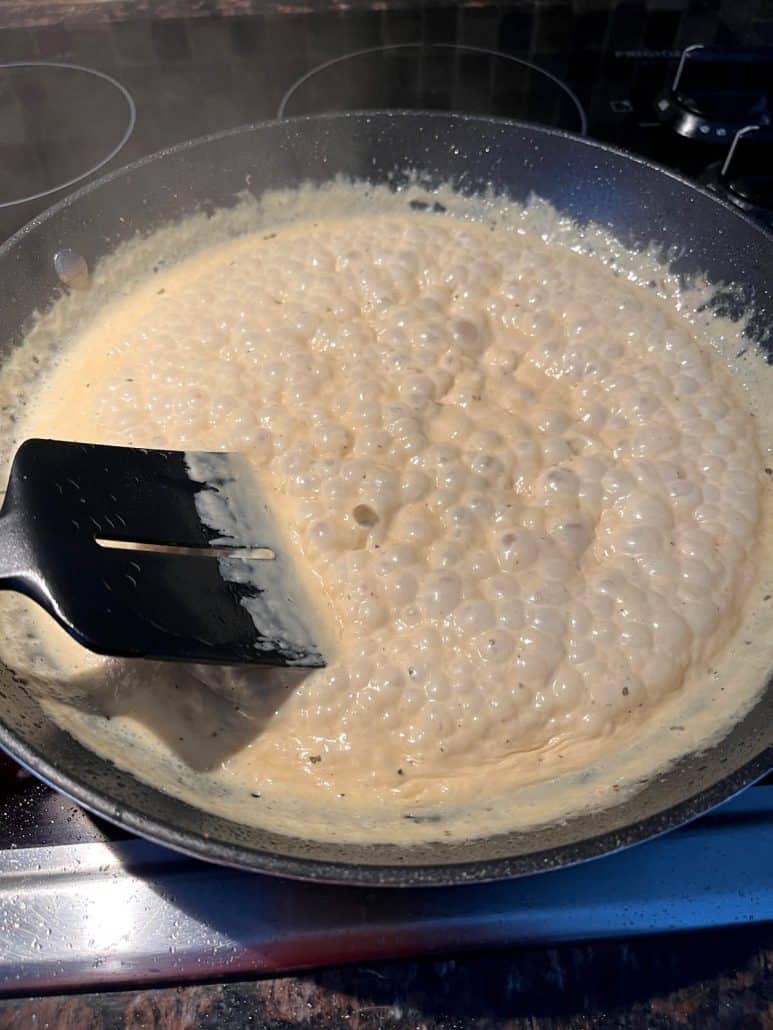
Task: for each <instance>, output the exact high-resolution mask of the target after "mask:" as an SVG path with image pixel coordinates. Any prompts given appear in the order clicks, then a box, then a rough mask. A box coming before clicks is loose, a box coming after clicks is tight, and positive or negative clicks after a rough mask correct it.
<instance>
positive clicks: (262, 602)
mask: <svg viewBox="0 0 773 1030" xmlns="http://www.w3.org/2000/svg"><path fill="white" fill-rule="evenodd" d="M0 546H1V547H2V550H3V552H4V554H3V555H2V556H0V566H2V568H0V572H2V574H3V586H5V587H10V588H11V589H15V590H19V591H21V592H23V593H25V594H27V595H28V596H30V597H32V598H33V599H34V600H36V601H38V602H39V603H40V604H42V605H43V606H44V607H45V608H46V609H47V610H48V611H49V612H50V613H51V614H52V615H53V616H54V617H55V618H56V619H57V620H58V621H59V622H60V623H61V625H62V626H64V627H65V629H67V630H68V632H69V633H71V634H72V636H74V637H75V638H76V639H77V640H78V641H79V642H80V643H82V644H83V645H84V646H85V647H87V648H89V649H90V650H92V651H97V652H99V653H101V654H109V655H116V656H121V657H142V658H156V659H165V660H172V661H195V662H215V663H219V664H233V663H254V664H258V665H281V666H284V665H291V666H299V667H319V666H322V665H324V664H325V662H324V658H323V657H322V654H321V651H320V648H319V645H318V643H317V636H316V632H315V630H314V627H313V625H312V620H311V619H310V617H309V614H308V613H309V612H310V611H311V607H310V606H309V605H308V602H307V599H306V597H305V596H304V592H303V590H302V588H301V586H300V584H299V582H298V580H297V578H296V576H295V573H294V569H293V565H292V562H291V561H290V560H289V557H288V556H287V554H286V553H285V552H284V551H283V550H282V546H281V541H280V538H279V535H278V533H277V532H276V529H275V526H274V523H273V520H272V519H271V516H270V513H269V510H268V507H267V506H266V505H265V503H264V502H263V501H262V499H261V495H260V490H259V487H258V485H257V483H256V482H255V480H254V477H253V476H252V474H251V470H250V468H249V465H248V464H247V462H246V461H245V460H244V459H243V458H240V457H239V456H238V455H231V454H222V453H203V452H184V451H161V450H140V449H137V448H131V447H112V446H103V445H97V444H81V443H68V442H63V441H57V440H27V441H26V442H25V443H24V444H22V446H21V447H20V448H19V450H18V451H17V453H16V457H15V458H14V462H13V466H12V468H11V475H10V479H9V483H8V490H7V493H6V499H5V504H4V506H3V510H2V519H0ZM256 552H257V553H256Z"/></svg>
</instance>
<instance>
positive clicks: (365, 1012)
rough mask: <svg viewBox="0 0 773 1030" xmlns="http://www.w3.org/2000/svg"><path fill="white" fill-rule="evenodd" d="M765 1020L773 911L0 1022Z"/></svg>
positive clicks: (305, 1024)
mask: <svg viewBox="0 0 773 1030" xmlns="http://www.w3.org/2000/svg"><path fill="white" fill-rule="evenodd" d="M124 1027H126V1028H131V1030H157V1028H158V1030H161V1028H163V1030H232V1028H234V1030H236V1028H239V1030H241V1028H246V1027H249V1028H252V1030H279V1028H281V1030H292V1028H294V1027H298V1028H303V1030H334V1028H341V1027H351V1028H359V1030H373V1028H385V1030H392V1028H412V1030H413V1028H417V1030H418V1028H421V1030H441V1028H442V1030H463V1028H467V1027H472V1028H475V1030H484V1028H485V1030H494V1028H499V1027H502V1028H505V1027H506V1028H508V1030H595V1028H599V1030H601V1028H603V1030H613V1028H614V1030H664V1028H671V1027H675V1028H697V1030H771V1028H773V925H768V926H756V927H744V928H742V929H739V930H734V931H729V932H716V933H711V934H700V935H698V934H690V935H683V936H679V935H675V936H669V937H662V938H651V939H646V940H645V939H640V940H635V941H632V942H630V943H620V942H614V943H609V942H608V943H599V944H596V945H583V946H577V947H562V948H555V949H544V950H539V951H536V950H535V951H518V950H512V951H508V952H496V953H494V952H492V953H486V954H480V955H475V956H466V957H457V958H455V959H454V958H448V959H446V960H444V961H436V960H433V961H421V962H399V963H391V964H381V965H368V966H363V967H346V968H337V969H328V970H321V971H319V972H312V973H304V974H302V975H298V976H291V977H283V978H278V979H271V980H261V981H255V982H252V983H233V984H217V985H204V986H192V987H171V988H167V989H164V990H149V991H136V992H132V991H130V992H114V993H110V994H90V995H82V996H70V997H59V998H54V997H52V998H46V999H18V1000H11V1001H5V1002H1V1003H0V1030H45V1028H50V1030H113V1028H124Z"/></svg>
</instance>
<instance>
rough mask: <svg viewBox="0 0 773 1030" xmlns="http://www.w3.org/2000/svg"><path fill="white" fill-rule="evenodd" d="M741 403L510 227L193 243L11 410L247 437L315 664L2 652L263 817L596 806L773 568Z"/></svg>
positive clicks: (308, 229)
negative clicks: (318, 641)
mask: <svg viewBox="0 0 773 1030" xmlns="http://www.w3.org/2000/svg"><path fill="white" fill-rule="evenodd" d="M385 206H387V205H385ZM49 317H50V316H49ZM751 396H752V395H751V393H744V391H743V390H742V389H741V387H740V385H739V381H738V380H737V379H735V378H734V377H733V376H731V374H730V373H729V371H728V369H727V367H726V365H725V364H724V363H723V362H722V361H721V360H720V359H719V358H718V357H717V355H716V354H715V353H714V352H713V351H712V349H711V348H710V347H709V345H708V344H707V342H706V341H705V340H702V339H700V338H699V336H698V335H696V330H695V328H694V327H691V326H690V324H689V323H688V322H687V321H686V320H685V319H684V317H682V316H681V315H680V314H678V313H677V312H676V310H674V308H673V307H669V306H668V305H667V304H665V303H664V302H663V301H662V300H661V299H659V298H658V297H657V296H656V294H655V292H654V291H647V290H643V289H641V288H639V287H637V286H636V285H634V284H632V283H631V282H629V281H628V280H627V278H626V277H624V276H620V275H616V274H614V272H613V271H612V270H610V269H609V268H605V267H604V266H603V264H602V263H601V262H600V261H599V260H597V259H595V258H590V257H586V256H582V255H580V254H576V253H572V252H571V251H570V250H568V249H566V248H565V247H563V246H560V245H559V244H558V243H555V242H547V243H546V242H543V241H542V240H540V239H539V238H538V237H537V236H536V235H534V234H532V233H529V232H526V233H524V232H523V231H520V232H515V231H513V230H512V228H505V227H499V226H492V225H484V224H479V223H476V222H470V221H467V222H465V221H461V220H454V219H452V218H450V217H439V216H435V215H428V214H416V213H412V214H405V213H403V212H402V211H399V212H397V211H393V212H387V213H385V214H383V215H379V214H369V215H353V216H352V217H349V218H347V219H341V218H335V217H323V218H320V219H319V220H317V221H315V222H311V221H307V222H301V223H300V224H296V223H294V222H293V220H292V219H290V220H289V224H287V225H284V226H282V225H281V224H277V227H276V231H274V232H270V233H267V232H259V233H252V234H249V235H247V236H245V237H243V238H240V239H237V240H234V241H229V242H225V243H222V244H220V245H218V246H212V247H209V248H205V249H204V250H203V251H202V252H201V253H199V254H197V255H195V256H193V257H191V258H190V259H188V260H186V261H182V262H180V263H179V265H177V266H176V267H174V268H172V269H170V270H169V271H166V272H164V273H163V274H161V275H158V276H155V277H153V278H152V280H151V281H147V282H145V283H144V284H140V285H137V286H136V287H134V288H132V289H130V290H127V291H125V295H124V296H122V297H119V298H118V299H116V300H112V301H111V300H110V291H109V290H107V291H105V303H103V304H102V305H100V306H98V307H97V308H96V310H95V311H94V312H92V313H91V316H90V319H89V322H88V324H87V325H86V326H85V327H82V329H81V330H80V331H79V332H78V333H77V334H76V337H75V339H74V341H73V344H72V346H71V347H69V349H68V350H67V351H66V353H65V354H64V355H62V356H60V358H59V360H58V362H57V364H56V366H55V367H54V368H53V369H52V370H51V371H50V372H49V373H48V374H47V377H46V378H45V380H44V381H43V382H42V383H41V384H40V385H38V386H37V388H36V390H35V391H34V394H33V402H32V404H31V407H30V410H29V411H28V413H27V416H26V419H25V422H24V425H23V429H22V433H21V434H20V435H21V436H25V435H26V436H29V435H50V436H55V437H56V436H58V437H66V438H71V439H78V440H87V441H97V442H109V443H117V444H128V445H134V446H144V447H155V446H160V447H173V448H184V449H185V450H187V451H192V450H218V449H220V450H234V451H238V452H240V453H241V454H243V455H244V456H245V458H246V459H247V460H248V461H249V463H250V465H251V467H252V470H253V471H254V473H255V474H256V476H257V477H258V480H259V482H260V483H261V488H262V491H263V492H264V495H265V498H266V501H267V503H268V505H269V508H270V510H271V513H272V516H273V519H274V520H275V521H276V523H277V524H278V525H280V526H281V527H282V536H283V540H282V541H280V542H278V543H277V549H279V548H281V547H284V548H289V549H290V551H291V552H292V553H293V554H295V555H296V556H297V566H298V569H299V571H300V575H301V578H302V579H303V580H304V583H305V585H306V589H307V590H309V591H312V592H314V593H315V594H316V595H317V596H318V597H319V598H323V597H324V600H325V607H326V609H329V611H330V612H332V621H333V623H334V626H333V629H332V636H333V637H334V638H335V640H334V643H331V652H330V654H331V657H330V662H329V665H328V667H327V668H326V669H324V670H319V671H313V672H308V671H305V672H304V671H301V670H277V671H274V672H270V673H266V672H265V671H260V670H257V671H256V670H247V669H230V670H223V669H211V668H202V667H196V668H183V667H169V666H165V667H162V666H155V665H151V664H150V663H138V662H134V663H132V662H125V661H112V660H105V659H102V658H98V657H96V656H92V655H88V654H86V653H85V652H83V651H82V650H81V649H79V648H77V646H76V645H74V644H73V643H72V642H70V641H69V640H68V639H66V638H65V637H64V636H63V634H61V633H60V631H58V629H57V628H56V627H54V626H52V625H50V624H48V623H46V622H44V621H42V620H41V619H39V618H35V620H34V622H35V626H36V627H37V629H36V632H37V633H38V635H39V636H40V637H41V638H42V639H44V641H45V646H44V649H43V650H44V652H45V657H41V655H40V654H37V655H34V656H30V655H29V654H28V655H27V656H26V658H25V657H24V656H23V655H22V654H20V653H18V652H23V651H24V649H23V648H17V651H16V653H12V654H11V655H10V658H11V659H12V661H13V662H14V664H17V665H18V664H19V663H20V662H22V663H24V662H26V663H27V665H28V666H30V665H32V666H34V668H35V670H36V671H37V673H38V674H39V675H41V676H42V677H43V679H46V676H45V675H43V674H42V673H41V669H42V668H43V667H44V666H46V665H47V666H48V668H49V669H50V670H51V672H50V673H49V674H48V677H47V680H48V682H49V683H51V682H52V681H53V680H56V679H58V678H60V677H61V672H62V670H66V672H67V677H66V678H67V680H68V682H69V684H70V687H69V688H67V687H66V686H65V687H62V686H61V684H60V685H59V686H57V688H56V689H57V692H58V693H57V694H56V695H52V696H53V697H54V699H53V700H51V701H50V702H49V703H51V704H52V705H53V706H54V709H55V711H56V715H57V718H59V719H60V721H63V722H64V723H65V724H66V725H68V727H69V728H70V729H71V730H72V732H74V733H76V735H79V736H81V737H82V738H83V739H86V740H87V741H88V743H89V744H90V746H92V747H95V749H97V750H99V751H100V752H101V753H107V754H109V755H110V756H111V757H113V758H114V760H116V761H117V762H118V764H120V765H122V766H124V767H127V768H130V769H133V770H134V771H136V772H137V774H138V775H140V776H143V777H145V778H148V779H150V780H151V782H154V783H156V784H161V785H163V786H165V787H166V789H169V790H171V791H172V792H173V793H177V794H179V795H181V796H184V797H187V798H188V799H192V800H194V802H195V803H200V804H201V803H204V804H206V807H208V808H210V809H214V810H218V811H222V812H223V813H224V814H227V815H230V816H231V817H233V818H237V819H240V820H242V821H246V822H254V823H257V824H258V825H267V826H273V827H275V828H279V829H282V828H286V827H287V826H292V825H293V822H294V820H296V819H298V818H303V820H304V824H303V832H304V835H317V836H320V837H331V838H332V837H338V838H339V839H341V838H343V839H391V840H395V839H405V840H411V839H426V838H428V837H432V836H433V835H435V834H439V833H440V832H442V833H443V834H444V835H445V836H446V837H448V836H469V835H471V834H473V833H474V834H478V833H484V832H487V831H488V830H490V829H502V828H509V827H511V826H516V825H529V824H533V823H535V822H540V821H545V820H546V819H550V818H557V817H559V816H561V815H566V814H568V813H569V812H571V811H573V810H577V809H579V808H581V807H584V806H586V805H588V804H593V803H609V800H610V791H611V789H612V787H614V788H615V789H616V791H618V795H619V796H623V795H624V794H625V789H624V788H626V786H627V785H630V784H632V783H633V781H634V780H635V779H641V775H642V771H643V770H644V772H648V773H652V772H653V771H655V769H657V768H661V767H662V766H663V764H664V763H665V762H666V761H668V760H670V759H672V758H673V757H675V756H676V755H678V754H679V753H680V745H679V743H678V742H674V743H673V745H672V746H671V747H670V750H669V748H668V747H665V746H664V745H663V743H662V742H659V743H658V745H657V746H652V744H649V745H646V744H645V742H646V741H648V740H650V739H651V737H652V735H653V734H654V735H655V736H656V737H657V736H658V734H660V735H661V736H662V734H663V731H664V728H665V729H666V735H667V736H669V742H671V740H672V738H673V737H674V736H677V737H678V736H679V735H680V734H681V735H683V736H684V744H683V745H682V747H681V750H685V749H687V748H688V747H691V746H696V744H697V743H698V740H699V739H702V740H706V739H708V737H709V734H708V733H707V732H706V729H705V727H706V726H707V725H708V726H709V727H710V728H711V730H712V731H717V730H719V729H725V730H726V729H727V728H729V725H731V724H732V719H733V718H735V717H737V715H738V713H739V712H740V711H742V710H743V707H744V704H747V705H748V703H750V700H751V698H752V696H753V694H752V692H751V688H750V687H749V688H747V690H746V694H743V692H742V691H741V690H740V689H739V693H738V697H737V698H736V703H735V704H734V705H732V706H730V707H729V708H727V711H725V710H724V709H723V708H722V706H721V705H720V704H718V703H716V718H715V719H714V721H713V723H712V720H711V719H709V720H708V722H706V713H707V711H708V709H710V707H711V705H712V704H715V700H714V696H713V694H712V691H713V689H714V688H713V686H712V684H711V682H710V681H711V680H712V677H714V676H715V674H716V670H717V669H718V668H719V667H720V660H721V658H722V656H723V655H730V654H731V653H732V644H733V641H734V639H735V637H736V636H737V633H738V629H739V626H741V625H742V624H744V620H745V619H747V615H748V617H749V618H752V616H753V613H752V614H749V613H750V611H751V609H753V608H754V603H753V602H754V599H755V598H756V597H757V596H758V595H759V592H760V590H761V589H763V584H762V580H763V578H764V576H765V575H766V574H767V572H768V571H769V570H768V568H767V566H766V564H765V560H766V555H767V551H766V544H767V539H768V536H769V534H768V530H769V497H768V491H767V486H766V484H765V477H764V475H763V464H764V462H763V458H762V455H761V450H760V447H761V444H760V439H759V434H758V431H757V429H756V428H755V422H754V418H753V415H752V411H751V408H752V407H753V404H752V403H751V400H750V398H751ZM203 472H206V470H199V473H202V474H203ZM208 514H209V518H210V521H211V520H212V513H211V512H210V513H208ZM243 531H244V525H242V526H240V527H237V528H234V527H230V528H229V527H227V526H225V527H224V528H223V534H224V537H228V536H232V537H237V536H238V535H239V533H242V532H243ZM266 546H272V545H271V544H266ZM759 570H762V572H759ZM758 572H759V575H756V573H758ZM25 610H26V609H25ZM29 618H32V615H31V613H30V614H29ZM755 663H757V664H755ZM768 664H769V655H768V654H763V655H757V654H755V657H754V661H751V660H750V661H749V662H748V663H747V667H748V669H749V671H750V683H751V682H753V681H754V678H755V676H759V675H760V671H761V670H765V669H767V667H768ZM709 670H711V671H709ZM757 682H758V683H759V681H757ZM56 696H58V698H59V701H58V702H57V701H56V700H55V698H56ZM680 706H681V708H680ZM725 707H727V706H725ZM680 712H681V714H678V713H680ZM84 713H86V714H84ZM685 713H686V714H685ZM106 715H107V716H112V717H117V718H113V719H112V721H111V723H110V725H109V727H108V726H107V724H106V723H105V722H104V716H106ZM685 722H686V725H685ZM677 731H678V732H677ZM137 746H139V747H140V749H141V750H142V752H143V753H144V754H151V755H153V756H154V757H153V760H152V762H151V763H150V764H149V765H145V764H144V763H143V767H141V768H140V767H137V765H136V764H135V758H134V756H135V755H136V751H135V750H134V749H135V748H136V747H137ZM643 746H645V747H649V758H648V757H647V753H646V750H643ZM613 757H614V758H615V759H616V761H617V764H616V766H615V765H614V763H613V764H612V766H610V767H609V768H607V765H608V764H609V762H610V761H611V759H612V758H613ZM572 774H575V779H574V780H573V781H572V783H573V786H572V785H568V786H567V787H566V789H565V790H564V791H563V792H562V793H561V795H560V796H559V798H557V799H556V798H549V795H548V794H547V793H545V788H546V787H547V786H549V785H550V784H551V782H552V781H554V780H555V779H556V777H564V778H566V777H567V776H569V777H571V776H572ZM583 782H584V784H585V786H584V789H579V787H580V785H581V784H582V783H583ZM540 791H542V793H541V792H540ZM495 799H498V804H497V811H496V812H494V813H492V812H488V813H487V814H485V815H484V814H483V813H482V811H481V805H482V804H483V803H484V802H485V804H486V805H487V806H489V807H490V802H491V801H493V800H495ZM257 801H260V802H261V804H259V805H258V804H256V802H257ZM416 812H420V813H421V812H425V813H426V812H431V813H434V814H437V813H440V814H441V815H442V816H443V817H444V818H443V821H442V823H441V824H438V825H441V826H442V830H440V829H438V828H437V827H436V825H435V824H430V823H417V822H415V821H413V820H409V821H407V822H406V821H405V819H404V817H405V815H406V813H407V814H413V813H416Z"/></svg>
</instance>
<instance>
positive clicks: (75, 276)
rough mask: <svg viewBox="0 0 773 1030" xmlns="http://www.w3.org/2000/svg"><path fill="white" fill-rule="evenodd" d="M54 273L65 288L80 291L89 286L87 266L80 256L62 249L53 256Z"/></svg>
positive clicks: (83, 258) (67, 249) (68, 249)
mask: <svg viewBox="0 0 773 1030" xmlns="http://www.w3.org/2000/svg"><path fill="white" fill-rule="evenodd" d="M54 271H55V272H56V274H57V276H58V278H59V279H60V280H61V281H62V282H63V283H64V285H65V286H71V287H72V288H73V289H74V290H82V289H84V288H85V287H86V286H88V284H89V266H88V265H87V264H86V259H85V257H83V255H82V254H78V253H77V252H76V251H74V250H71V249H70V248H69V247H64V248H63V249H62V250H58V251H57V252H56V254H54Z"/></svg>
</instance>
